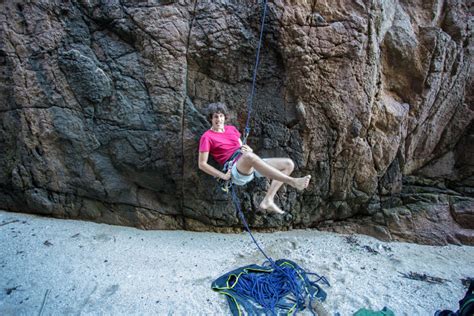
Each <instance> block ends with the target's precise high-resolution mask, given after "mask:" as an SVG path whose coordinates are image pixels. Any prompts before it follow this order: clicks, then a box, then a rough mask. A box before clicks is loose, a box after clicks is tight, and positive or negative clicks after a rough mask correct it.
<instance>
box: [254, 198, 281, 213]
mask: <svg viewBox="0 0 474 316" xmlns="http://www.w3.org/2000/svg"><path fill="white" fill-rule="evenodd" d="M260 208H262V209H264V210H266V211H270V212H273V213H277V214H285V212H283V211H282V210H281V209H280V208H279V207H278V206H277V205H276V204H275V202H273V201H268V200H265V199H263V201H262V203H260Z"/></svg>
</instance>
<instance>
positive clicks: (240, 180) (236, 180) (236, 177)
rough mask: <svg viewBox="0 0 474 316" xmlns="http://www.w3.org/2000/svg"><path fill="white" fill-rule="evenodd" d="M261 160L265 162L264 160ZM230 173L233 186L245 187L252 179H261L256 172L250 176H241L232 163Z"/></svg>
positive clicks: (235, 164) (235, 165)
mask: <svg viewBox="0 0 474 316" xmlns="http://www.w3.org/2000/svg"><path fill="white" fill-rule="evenodd" d="M262 160H263V161H265V159H262ZM230 173H231V175H232V183H233V184H235V185H246V184H247V183H249V182H250V181H252V180H253V178H254V177H257V178H261V177H263V175H262V174H261V173H260V172H258V171H257V170H255V171H254V172H252V173H251V174H241V173H240V172H239V170H237V163H234V164H233V165H232V170H231V172H230Z"/></svg>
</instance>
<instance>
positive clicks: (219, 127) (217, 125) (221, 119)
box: [211, 112, 225, 131]
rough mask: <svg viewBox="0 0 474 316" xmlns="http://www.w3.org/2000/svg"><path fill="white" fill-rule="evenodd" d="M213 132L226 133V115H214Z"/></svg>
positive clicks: (212, 121)
mask: <svg viewBox="0 0 474 316" xmlns="http://www.w3.org/2000/svg"><path fill="white" fill-rule="evenodd" d="M211 123H212V130H214V131H224V123H225V114H224V113H219V112H217V113H213V114H212V120H211Z"/></svg>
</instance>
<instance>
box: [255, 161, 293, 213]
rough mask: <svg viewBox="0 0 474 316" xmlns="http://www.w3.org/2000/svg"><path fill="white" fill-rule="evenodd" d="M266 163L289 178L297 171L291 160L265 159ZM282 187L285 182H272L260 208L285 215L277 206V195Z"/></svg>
mask: <svg viewBox="0 0 474 316" xmlns="http://www.w3.org/2000/svg"><path fill="white" fill-rule="evenodd" d="M265 162H266V163H268V164H269V165H270V166H272V167H275V168H276V169H278V170H280V171H281V172H283V173H284V174H286V175H287V176H289V175H290V174H291V173H292V172H293V170H294V169H295V164H294V163H293V161H292V160H291V159H289V158H269V159H265ZM282 185H283V182H281V181H278V180H272V182H271V184H270V187H269V188H268V191H267V194H266V195H265V197H264V198H263V200H262V202H261V203H260V207H261V208H262V209H264V210H268V211H271V212H275V213H278V214H284V213H285V212H283V211H282V210H281V209H280V208H279V207H278V206H277V205H276V204H275V195H276V193H277V192H278V190H279V189H280V188H281V186H282Z"/></svg>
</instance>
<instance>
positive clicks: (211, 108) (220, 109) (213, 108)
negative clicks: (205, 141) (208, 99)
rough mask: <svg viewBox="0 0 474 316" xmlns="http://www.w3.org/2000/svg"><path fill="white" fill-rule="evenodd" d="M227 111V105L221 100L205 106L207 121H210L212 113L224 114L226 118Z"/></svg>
mask: <svg viewBox="0 0 474 316" xmlns="http://www.w3.org/2000/svg"><path fill="white" fill-rule="evenodd" d="M227 112H228V111H227V107H226V106H225V104H224V103H222V102H216V103H211V104H209V105H208V106H207V107H206V115H207V120H208V121H209V122H212V116H213V115H214V113H221V114H224V116H225V118H227Z"/></svg>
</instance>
